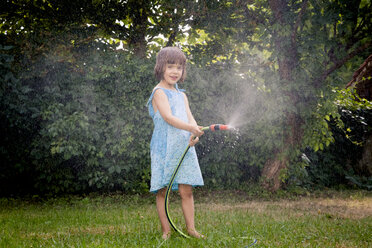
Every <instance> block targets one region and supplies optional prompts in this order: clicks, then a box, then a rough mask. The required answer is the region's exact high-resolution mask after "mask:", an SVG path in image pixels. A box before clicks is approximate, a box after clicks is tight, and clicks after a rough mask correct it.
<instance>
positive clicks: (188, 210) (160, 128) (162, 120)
mask: <svg viewBox="0 0 372 248" xmlns="http://www.w3.org/2000/svg"><path fill="white" fill-rule="evenodd" d="M154 72H155V76H156V78H157V80H159V81H160V82H159V83H158V84H157V85H156V86H155V88H154V90H153V91H152V94H151V96H150V98H149V101H148V108H149V114H150V116H151V117H152V119H153V121H154V131H153V134H152V138H151V143H150V152H151V188H150V192H153V193H156V207H157V211H158V215H159V218H160V222H161V227H162V232H163V236H162V237H163V239H167V238H168V237H169V236H170V231H171V230H170V226H169V223H168V220H167V217H166V214H165V206H164V203H165V192H166V187H167V185H168V183H169V181H170V178H171V176H172V174H173V171H174V169H175V168H176V166H177V164H178V162H179V159H180V157H181V156H182V154H183V152H184V150H185V148H186V147H187V145H188V144H189V145H190V146H191V148H190V150H189V151H188V153H187V154H186V157H185V159H184V161H183V163H182V165H181V167H180V169H179V172H178V175H177V176H176V178H175V180H174V184H173V188H172V190H177V189H178V190H179V194H180V196H181V205H182V211H183V215H184V217H185V222H186V227H187V232H188V234H189V235H190V236H193V237H196V238H200V237H203V236H202V235H201V234H199V233H198V232H197V231H196V230H195V225H194V199H193V194H192V187H193V186H201V185H204V182H203V178H202V175H201V172H200V168H199V163H198V159H197V156H196V152H195V147H194V145H195V144H196V143H197V142H198V141H199V138H198V137H200V136H201V135H203V131H201V127H200V126H198V125H197V124H196V121H195V119H194V117H193V116H192V114H191V111H190V107H189V102H188V100H187V97H186V95H185V93H184V90H181V89H179V88H178V85H177V82H178V81H180V82H183V81H184V79H185V76H186V56H185V55H184V54H183V52H182V51H181V50H180V49H179V48H177V47H166V48H163V49H162V50H161V51H160V52H159V53H158V55H157V57H156V65H155V69H154ZM195 137H196V138H195Z"/></svg>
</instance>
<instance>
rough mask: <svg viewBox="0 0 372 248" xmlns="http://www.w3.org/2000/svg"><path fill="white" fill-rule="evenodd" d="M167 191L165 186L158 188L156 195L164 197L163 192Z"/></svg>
mask: <svg viewBox="0 0 372 248" xmlns="http://www.w3.org/2000/svg"><path fill="white" fill-rule="evenodd" d="M166 191H167V189H166V188H163V189H159V190H158V192H157V193H156V197H163V198H164V197H165V192H166Z"/></svg>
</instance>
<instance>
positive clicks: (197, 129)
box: [190, 125, 204, 137]
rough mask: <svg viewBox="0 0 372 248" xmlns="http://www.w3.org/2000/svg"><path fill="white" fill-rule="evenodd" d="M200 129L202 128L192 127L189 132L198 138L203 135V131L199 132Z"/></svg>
mask: <svg viewBox="0 0 372 248" xmlns="http://www.w3.org/2000/svg"><path fill="white" fill-rule="evenodd" d="M202 128H203V127H201V126H197V125H195V126H194V125H193V126H191V128H190V132H191V133H192V135H193V136H195V137H200V136H202V135H203V134H204V131H202V130H201V129H202Z"/></svg>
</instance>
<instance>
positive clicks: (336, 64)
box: [314, 42, 371, 88]
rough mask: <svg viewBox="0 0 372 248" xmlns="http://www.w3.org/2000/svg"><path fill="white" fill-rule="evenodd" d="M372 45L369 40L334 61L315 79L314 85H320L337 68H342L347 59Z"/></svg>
mask: <svg viewBox="0 0 372 248" xmlns="http://www.w3.org/2000/svg"><path fill="white" fill-rule="evenodd" d="M370 46H371V43H370V42H367V43H365V44H363V45H361V46H359V47H358V48H356V49H355V50H354V51H352V52H350V53H349V54H348V55H346V56H345V57H343V58H341V59H339V60H337V61H333V66H332V67H331V68H329V69H327V70H325V71H324V72H323V73H322V74H321V75H320V76H319V77H318V78H317V79H315V80H314V85H315V87H317V88H318V87H320V86H321V84H322V82H324V80H325V79H326V78H327V77H328V76H329V75H330V74H331V73H332V72H334V71H335V70H337V69H338V68H340V67H341V66H343V65H344V64H345V63H346V62H347V61H349V60H350V59H352V58H353V57H355V56H356V55H358V54H359V53H360V52H362V51H364V50H366V49H367V48H369V47H370Z"/></svg>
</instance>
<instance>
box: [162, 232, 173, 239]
mask: <svg viewBox="0 0 372 248" xmlns="http://www.w3.org/2000/svg"><path fill="white" fill-rule="evenodd" d="M170 235H171V234H170V232H167V233H163V236H162V238H163V239H164V240H167V239H169V238H170Z"/></svg>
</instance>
